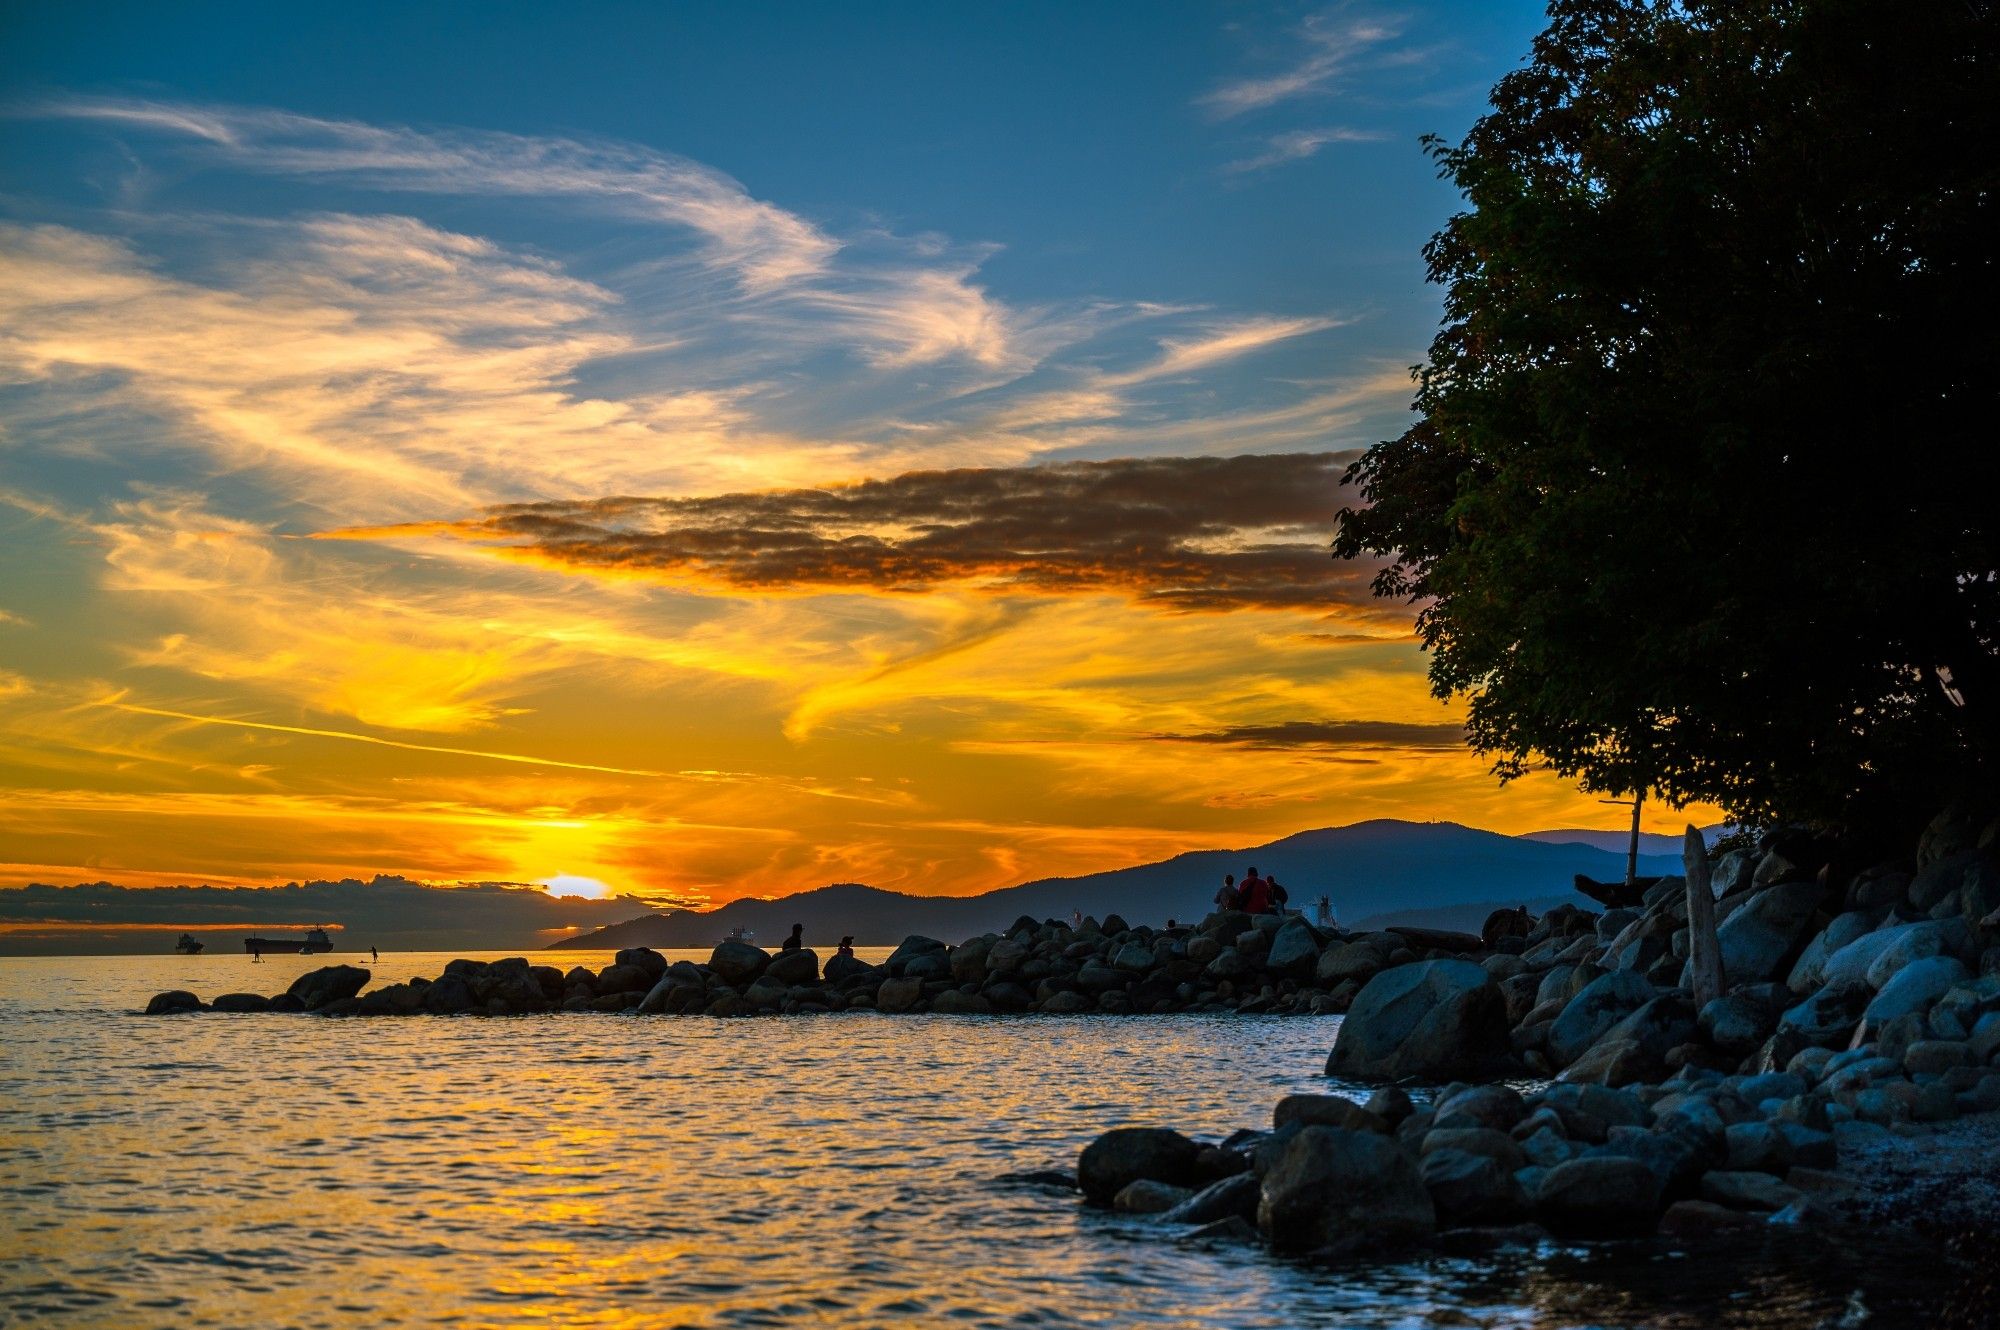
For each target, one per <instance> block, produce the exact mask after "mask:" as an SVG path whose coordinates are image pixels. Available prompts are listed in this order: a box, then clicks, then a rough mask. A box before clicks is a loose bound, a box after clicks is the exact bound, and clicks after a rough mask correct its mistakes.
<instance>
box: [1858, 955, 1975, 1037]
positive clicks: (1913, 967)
mask: <svg viewBox="0 0 2000 1330" xmlns="http://www.w3.org/2000/svg"><path fill="white" fill-rule="evenodd" d="M1971 977H1972V972H1971V971H1969V970H1967V969H1966V968H1965V962H1964V961H1961V960H1960V959H1958V957H1956V956H1926V957H1924V958H1923V959H1922V960H1920V961H1912V962H1911V963H1910V964H1909V965H1907V966H1905V967H1904V968H1902V969H1901V970H1898V971H1897V972H1896V974H1895V975H1894V976H1893V977H1892V978H1891V979H1890V980H1889V982H1888V983H1886V984H1884V985H1882V991H1881V992H1879V993H1877V994H1876V995H1875V998H1874V1000H1873V1001H1872V1002H1870V1003H1869V1004H1868V1009H1867V1010H1866V1011H1864V1012H1862V1017H1863V1019H1865V1020H1866V1021H1867V1022H1868V1024H1869V1025H1870V1026H1871V1027H1872V1026H1879V1025H1881V1024H1883V1023H1884V1022H1887V1021H1893V1020H1895V1019H1896V1018H1897V1017H1898V1016H1910V1015H1921V1014H1923V1013H1924V1012H1927V1011H1929V1010H1930V1008H1931V1004H1932V1003H1934V1002H1936V1001H1937V1000H1938V999H1939V998H1941V997H1943V996H1944V995H1945V994H1946V993H1948V992H1950V991H1951V990H1952V988H1953V987H1954V986H1956V985H1957V984H1960V983H1962V982H1964V981H1965V980H1967V979H1969V978H1971Z"/></svg>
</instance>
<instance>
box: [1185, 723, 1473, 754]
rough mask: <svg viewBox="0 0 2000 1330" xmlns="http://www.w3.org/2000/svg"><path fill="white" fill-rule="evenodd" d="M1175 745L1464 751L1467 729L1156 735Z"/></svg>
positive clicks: (1343, 727) (1341, 727)
mask: <svg viewBox="0 0 2000 1330" xmlns="http://www.w3.org/2000/svg"><path fill="white" fill-rule="evenodd" d="M1152 737H1153V738H1155V739H1160V740H1164V741H1168V742H1172V743H1191V744H1228V745H1232V746H1234V747H1238V748H1274V749H1275V748H1462V747H1464V746H1465V727H1464V726H1462V725H1456V724H1443V725H1409V724H1403V723H1400V722H1397V721H1387V720H1291V721H1284V722H1282V723H1280V724H1276V725H1231V726H1228V727H1227V728H1225V729H1220V730H1205V731H1202V732H1200V733H1197V734H1156V735H1153V736H1152Z"/></svg>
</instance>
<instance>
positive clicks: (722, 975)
mask: <svg viewBox="0 0 2000 1330" xmlns="http://www.w3.org/2000/svg"><path fill="white" fill-rule="evenodd" d="M770 963H771V953H769V952H767V951H765V950H764V949H763V948H762V947H753V946H751V945H750V944H749V943H748V942H738V941H736V940H735V939H733V938H732V939H730V940H729V941H726V942H718V943H716V945H715V950H714V951H712V952H710V953H709V954H708V968H709V969H711V970H713V971H715V977H716V978H718V979H720V980H721V981H722V982H723V983H725V984H747V983H749V982H750V981H751V980H752V979H755V978H756V977H757V976H758V975H760V974H762V973H764V967H765V966H767V965H769V964H770Z"/></svg>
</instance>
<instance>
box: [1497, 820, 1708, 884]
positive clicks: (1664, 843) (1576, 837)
mask: <svg viewBox="0 0 2000 1330" xmlns="http://www.w3.org/2000/svg"><path fill="white" fill-rule="evenodd" d="M1728 830H1729V828H1728V827H1726V826H1723V825H1722V824H1720V823H1717V824H1716V825H1715V826H1712V827H1703V828H1702V829H1701V835H1702V839H1703V840H1705V841H1707V842H1708V843H1709V844H1710V845H1713V844H1715V841H1716V838H1717V837H1719V836H1721V835H1722V833H1723V832H1725V831H1728ZM1521 839H1522V840H1538V841H1546V842H1548V843H1549V844H1551V845H1588V846H1590V847H1591V848H1592V849H1595V850H1604V851H1606V852H1608V853H1610V854H1615V855H1618V856H1619V857H1620V858H1623V857H1624V855H1625V851H1626V849H1627V848H1628V847H1629V846H1630V844H1631V842H1632V833H1631V832H1629V831H1586V830H1581V829H1574V828H1572V829H1565V830H1559V831H1531V832H1529V833H1527V834H1526V835H1525V836H1523V837H1521ZM1649 854H1656V855H1666V856H1669V857H1671V858H1673V859H1674V860H1675V861H1676V862H1678V861H1679V859H1680V857H1681V838H1680V837H1679V836H1666V835H1662V834H1660V833H1659V832H1655V831H1642V832H1640V833H1639V855H1640V857H1641V858H1644V857H1645V856H1646V855H1649ZM1642 871H1643V870H1642ZM1673 871H1675V872H1679V871H1680V870H1679V869H1675V870H1673ZM1618 872H1619V876H1621V877H1622V876H1624V872H1625V870H1624V869H1623V868H1620V869H1619V870H1618Z"/></svg>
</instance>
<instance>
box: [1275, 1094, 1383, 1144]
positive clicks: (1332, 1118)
mask: <svg viewBox="0 0 2000 1330" xmlns="http://www.w3.org/2000/svg"><path fill="white" fill-rule="evenodd" d="M1294 1122H1296V1123H1298V1124H1300V1125H1301V1126H1306V1127H1339V1128H1341V1129H1342V1130H1343V1131H1373V1132H1381V1133H1383V1134H1385V1135H1386V1134H1387V1133H1388V1132H1389V1130H1390V1127H1389V1124H1388V1123H1387V1122H1385V1121H1383V1120H1382V1119H1381V1118H1378V1117H1376V1116H1375V1115H1374V1114H1373V1113H1370V1112H1369V1111H1368V1110H1367V1109H1365V1108H1363V1107H1362V1106H1361V1105H1359V1104H1357V1103H1355V1102H1354V1101H1353V1100H1352V1099H1347V1098H1343V1097H1342V1096H1340V1095H1334V1094H1288V1095H1286V1096H1285V1097H1284V1098H1283V1099H1280V1100H1279V1101H1278V1107H1277V1108H1276V1109H1275V1110H1273V1111H1272V1114H1271V1125H1272V1127H1273V1128H1281V1127H1286V1126H1289V1125H1291V1124H1292V1123H1294Z"/></svg>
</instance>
